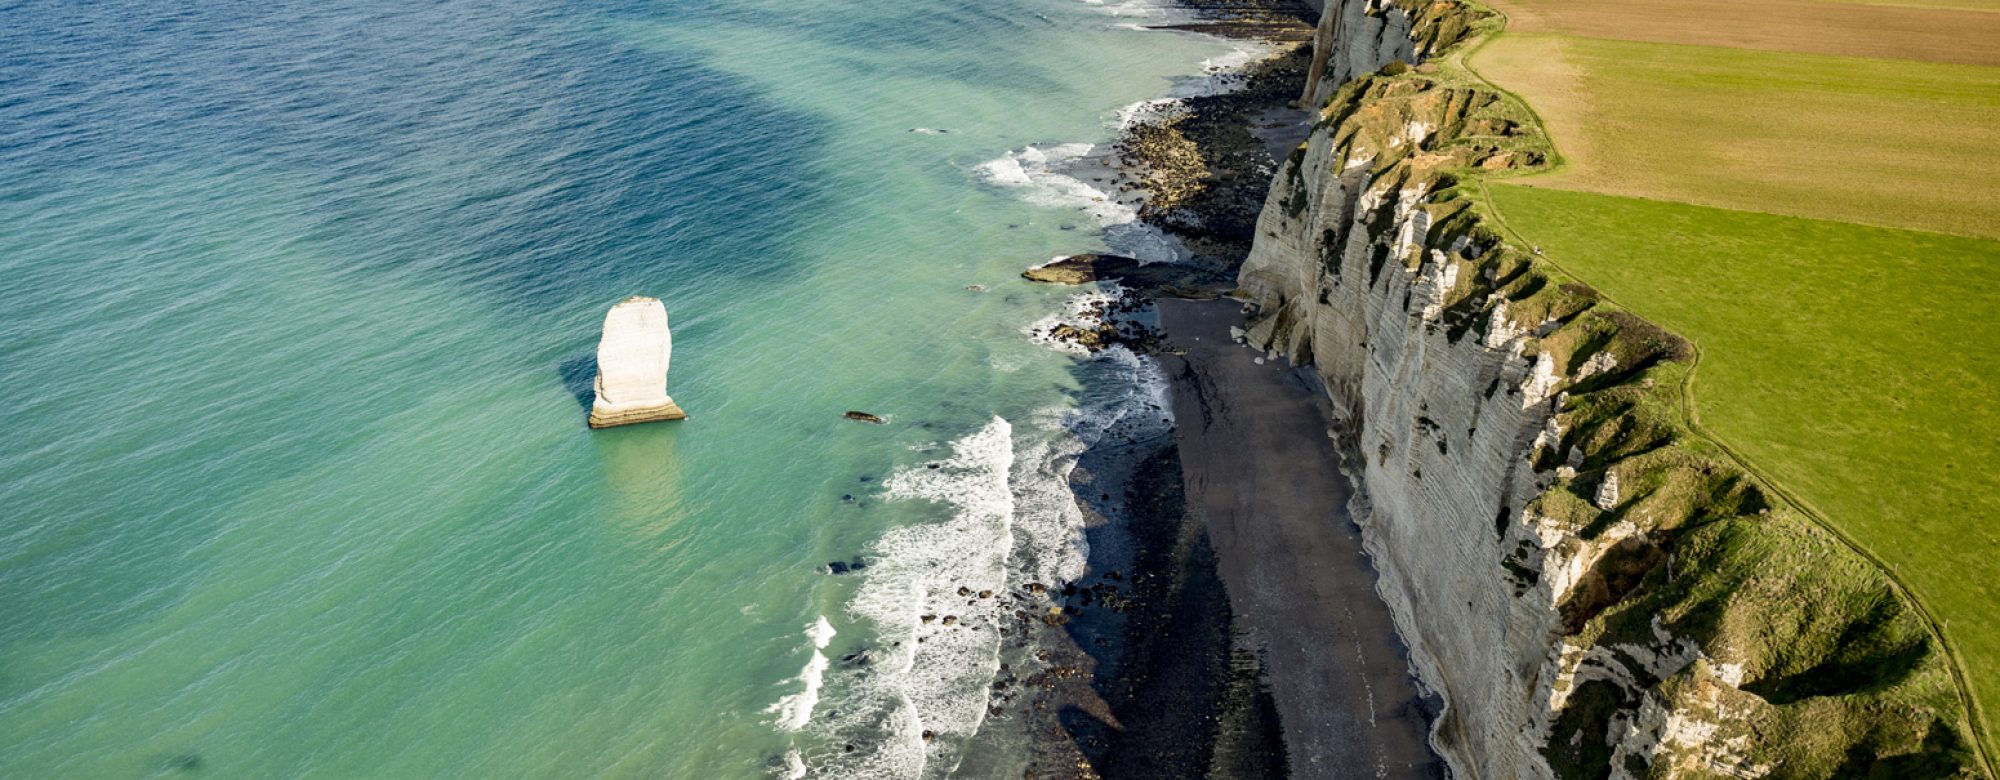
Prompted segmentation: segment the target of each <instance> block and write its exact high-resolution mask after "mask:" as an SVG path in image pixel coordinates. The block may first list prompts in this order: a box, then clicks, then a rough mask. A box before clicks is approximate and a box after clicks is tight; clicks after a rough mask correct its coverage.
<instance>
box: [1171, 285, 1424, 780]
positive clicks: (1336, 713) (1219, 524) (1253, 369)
mask: <svg viewBox="0 0 2000 780" xmlns="http://www.w3.org/2000/svg"><path fill="white" fill-rule="evenodd" d="M1238 307H1239V304H1238V303H1236V302H1235V301H1230V300H1226V299H1225V300H1216V301H1179V300H1169V301H1162V302H1161V303H1160V306H1159V308H1160V320H1161V325H1162V327H1163V328H1164V329H1165V330H1166V331H1167V333H1168V339H1169V343H1170V344H1171V345H1172V347H1177V348H1179V350H1181V351H1184V354H1180V355H1175V354H1168V355H1165V356H1163V357H1162V360H1163V361H1164V362H1165V363H1166V367H1167V371H1168V375H1169V376H1170V377H1171V378H1172V379H1173V389H1172V399H1173V408H1174V415H1175V417H1176V423H1177V425H1176V438H1177V440H1178V443H1179V451H1180V460H1181V464H1182V474H1183V475H1184V478H1185V490H1186V495H1187V501H1188V507H1189V509H1190V511H1191V512H1193V513H1195V514H1196V515H1198V516H1199V517H1200V518H1201V519H1202V520H1203V522H1204V525H1205V527H1206V530H1207V538H1208V539H1209V540H1210V542H1211V543H1212V544H1213V545H1214V549H1215V552H1216V557H1217V561H1218V564H1219V569H1220V571H1221V575H1222V581H1223V582H1224V584H1225V585H1226V586H1227V589H1228V592H1229V600H1230V604H1231V606H1232V608H1233V612H1234V617H1235V620H1236V622H1237V624H1238V625H1239V627H1240V628H1241V629H1242V630H1245V631H1247V632H1249V634H1250V635H1251V636H1252V637H1253V638H1254V641H1255V643H1256V644H1257V645H1258V646H1259V648H1260V649H1261V650H1262V655H1263V660H1264V664H1265V674H1266V675H1267V676H1268V678H1269V680H1270V685H1271V692H1272V695H1273V698H1274V699H1275V701H1276V705H1277V709H1278V713H1279V717H1280V719H1281V720H1282V723H1283V731H1284V738H1285V743H1286V747H1287V750H1288V752H1289V755H1290V766H1291V773H1292V776H1293V777H1298V778H1310V777H1326V778H1348V777H1441V776H1443V773H1444V772H1443V768H1442V765H1441V764H1440V763H1439V762H1438V761H1437V759H1436V758H1435V757H1434V756H1433V755H1432V754H1431V751H1430V749H1429V747H1428V746H1427V744H1426V742H1425V729H1426V728H1427V725H1426V724H1427V721H1428V718H1427V716H1426V713H1425V709H1424V702H1423V700H1422V699H1421V698H1420V696H1419V694H1418V691H1417V688H1416V686H1415V684H1414V683H1413V682H1412V681H1411V679H1410V674H1409V669H1408V666H1407V664H1406V662H1405V660H1404V651H1403V648H1402V645H1401V643H1400V641H1398V639H1397V638H1396V633H1395V626H1394V624H1393V623H1392V621H1391V619H1390V616H1389V610H1388V607H1387V606H1386V605H1384V604H1383V603H1382V600H1381V599H1380V598H1379V597H1378V596H1377V595H1376V593H1375V571H1374V569H1373V567H1372V566H1371V565H1370V563H1369V561H1368V558H1367V556H1366V554H1364V553H1363V551H1362V548H1361V535H1360V529H1359V528H1357V527H1356V526H1355V525H1354V523H1353V522H1352V521H1351V520H1350V519H1349V518H1348V517H1347V514H1346V511H1345V510H1346V506H1347V499H1348V496H1349V492H1350V487H1349V485H1348V483H1347V480H1346V479H1345V478H1344V477H1342V476H1341V472H1340V470H1339V466H1340V455H1339V451H1338V449H1337V448H1336V446H1335V443H1334V441H1333V440H1332V439H1331V438H1329V437H1328V436H1327V430H1328V421H1327V416H1326V413H1325V408H1326V401H1325V398H1324V395H1323V394H1322V393H1321V392H1320V390H1319V388H1318V387H1317V385H1316V383H1315V382H1314V381H1313V380H1312V379H1311V377H1310V375H1309V374H1308V373H1307V372H1305V371H1302V370H1299V369H1294V368H1291V367H1290V366H1288V365H1282V363H1283V361H1282V360H1274V361H1266V362H1265V363H1264V364H1263V365H1259V364H1258V363H1257V362H1256V361H1255V358H1257V357H1259V354H1258V353H1256V352H1253V351H1251V350H1249V349H1246V348H1244V347H1242V346H1239V345H1237V344H1235V343H1233V342H1232V340H1231V339H1230V334H1229V328H1230V326H1232V325H1236V326H1240V325H1241V324H1242V320H1243V318H1242V315H1241V313H1240V311H1239V308H1238Z"/></svg>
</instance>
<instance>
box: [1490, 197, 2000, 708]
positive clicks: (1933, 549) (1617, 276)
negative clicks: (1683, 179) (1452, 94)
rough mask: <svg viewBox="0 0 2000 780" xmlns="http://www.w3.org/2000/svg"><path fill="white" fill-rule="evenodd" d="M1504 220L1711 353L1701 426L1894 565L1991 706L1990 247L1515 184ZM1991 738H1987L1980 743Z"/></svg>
mask: <svg viewBox="0 0 2000 780" xmlns="http://www.w3.org/2000/svg"><path fill="white" fill-rule="evenodd" d="M1489 192H1490V197H1491V199H1492V202H1493V205H1494V206H1495V207H1496V208H1497V209H1498V210H1499V212H1500V213H1501V214H1502V215H1504V217H1505V219H1506V222H1507V225H1508V227H1510V228H1511V229H1513V230H1515V231H1518V232H1519V233H1521V234H1522V235H1524V236H1526V237H1528V238H1529V239H1530V240H1533V241H1536V242H1539V243H1540V244H1541V245H1542V247H1543V249H1544V250H1545V251H1546V252H1547V253H1548V255H1549V256H1550V257H1551V258H1552V259H1554V260H1556V261H1557V262H1558V263H1561V264H1562V265H1563V266H1564V267H1565V268H1566V269H1567V270H1569V271H1571V272H1573V273H1576V274H1578V275H1580V276H1581V277H1582V278H1584V279H1585V280H1588V281H1589V282H1590V283H1591V284H1592V285H1593V286H1595V287H1597V288H1598V289H1599V290H1601V291H1602V292H1604V293H1606V294H1608V295H1609V296H1610V297H1611V298H1613V299H1614V300H1616V301H1618V302H1619V303H1620V304H1622V305H1624V306H1628V307H1631V308H1632V309H1633V310H1634V311H1636V312H1638V313H1639V314H1641V315H1643V316H1645V317H1647V318H1649V319H1652V320H1654V321H1655V322H1658V323H1660V324H1661V325H1663V326H1666V327H1667V328H1669V329H1671V330H1673V331H1675V332H1678V333H1680V334H1682V335H1685V336H1687V337H1689V338H1691V339H1693V340H1694V341H1696V342H1697V343H1698V344H1700V345H1701V346H1702V348H1703V354H1704V358H1703V360H1702V364H1701V369H1700V371H1701V373H1700V377H1699V380H1698V382H1697V383H1696V387H1695V392H1696V395H1697V396H1698V399H1699V402H1700V405H1699V408H1700V414H1701V418H1702V421H1703V423H1704V424H1705V425H1706V426H1707V427H1708V428H1709V429H1711V431H1712V432H1713V433H1715V434H1716V435H1717V436H1718V437H1720V438H1721V439H1723V440H1724V441H1726V442H1728V443H1729V444H1730V445H1731V446H1733V447H1735V448H1737V449H1738V450H1739V451H1741V452H1742V453H1743V454H1744V455H1745V456H1747V457H1748V458H1749V459H1750V460H1751V461H1752V462H1753V463H1755V464H1756V465H1757V466H1759V467H1760V468H1762V469H1764V470H1766V471H1767V472H1769V474H1770V475H1771V476H1772V477H1774V478H1776V479H1778V480H1779V481H1781V482H1782V483H1784V484H1785V485H1787V486H1788V487H1790V488H1791V489H1792V490H1793V491H1794V492H1795V493H1797V494H1798V495H1799V496H1800V497H1801V498H1803V499H1804V500H1805V501H1806V502H1807V503H1809V504H1811V505H1812V506H1813V507H1814V508H1816V509H1817V510H1818V511H1819V512H1820V513H1821V514H1822V515H1823V516H1825V517H1827V518H1829V519H1830V521H1832V522H1834V523H1837V524H1838V525H1840V526H1841V528H1842V529H1844V530H1845V531H1847V532H1848V533H1849V534H1850V535H1852V536H1853V537H1855V538H1856V539H1857V540H1858V541H1859V542H1860V543H1861V544H1863V545H1864V546H1866V547H1868V548H1870V549H1871V550H1872V551H1873V552H1874V553H1876V554H1877V555H1878V556H1880V557H1881V558H1882V559H1884V560H1886V561H1887V562H1889V563H1890V564H1891V565H1892V566H1893V567H1894V568H1895V570H1896V571H1897V572H1898V574H1899V575H1900V576H1901V577H1902V578H1903V579H1904V581H1905V582H1907V583H1909V584H1910V586H1911V587H1912V588H1914V589H1915V590H1916V591H1917V594H1918V596H1919V597H1920V598H1922V599H1923V600H1924V602H1925V603H1926V604H1927V605H1929V607H1930V608H1931V610H1932V611H1933V612H1934V613H1935V614H1936V616H1937V617H1938V618H1940V619H1941V620H1943V621H1944V623H1945V626H1946V632H1947V634H1948V635H1949V636H1950V637H1951V639H1952V641H1953V643H1954V644H1955V645H1956V646H1957V647H1958V648H1959V651H1960V652H1961V654H1962V655H1963V660H1964V663H1965V665H1966V667H1967V669H1966V671H1967V673H1968V675H1970V677H1971V678H1972V684H1973V687H1974V690H1975V695H1976V696H1977V697H1978V698H1979V699H1980V701H1981V702H1982V708H1983V709H1984V710H1985V711H1986V712H1987V713H1988V714H1989V715H1988V718H1989V725H1990V723H1991V718H1992V715H1993V714H1996V713H2000V606H1997V605H2000V408H1996V405H1995V401H1996V399H2000V338H1996V337H1995V336H1994V335H1993V334H1992V333H1991V332H1989V330H1988V325H1989V324H1990V323H1991V322H1992V312H1993V311H1994V305H1995V303H1996V302H2000V242H1996V241H1990V240H1982V239H1976V238H1965V237H1955V236H1945V235H1939V234H1934V233H1924V232H1916V231H1905V230H1892V229H1884V228H1872V227H1866V226H1860V225H1852V224H1844V223H1839V222H1830V221H1821V220H1808V219H1798V218H1792V217H1783V216H1775V215H1769V214H1758V213H1748V212H1741V211H1728V210H1722V209H1714V208H1704V207H1700V206H1693V205H1687V204H1681V203H1666V202H1657V201H1647V200H1640V199H1634V198H1622V197H1613V196H1606V195H1598V194H1591V193H1582V192H1570V191H1563V190H1556V189H1547V188H1533V187H1524V186H1519V185H1514V184H1497V183H1496V184H1492V185H1489ZM1990 736H1991V735H1990Z"/></svg>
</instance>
